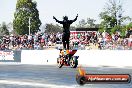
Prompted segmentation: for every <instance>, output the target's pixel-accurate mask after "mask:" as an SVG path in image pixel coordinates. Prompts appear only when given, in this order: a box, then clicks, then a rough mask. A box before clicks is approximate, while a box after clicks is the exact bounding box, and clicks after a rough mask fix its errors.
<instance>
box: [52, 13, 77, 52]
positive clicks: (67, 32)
mask: <svg viewBox="0 0 132 88" xmlns="http://www.w3.org/2000/svg"><path fill="white" fill-rule="evenodd" d="M77 17H78V14H77V16H76V18H75V19H74V20H68V17H67V16H64V17H63V21H59V20H57V19H56V18H55V17H54V16H53V19H55V20H56V22H58V23H60V24H62V25H63V35H62V42H63V48H64V49H68V50H69V38H70V25H71V24H72V23H73V22H75V21H76V20H77Z"/></svg>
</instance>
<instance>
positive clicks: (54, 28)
mask: <svg viewBox="0 0 132 88" xmlns="http://www.w3.org/2000/svg"><path fill="white" fill-rule="evenodd" d="M45 29H46V30H45V32H46V33H57V32H62V27H61V26H59V25H58V24H56V25H54V24H52V23H50V24H46V27H45Z"/></svg>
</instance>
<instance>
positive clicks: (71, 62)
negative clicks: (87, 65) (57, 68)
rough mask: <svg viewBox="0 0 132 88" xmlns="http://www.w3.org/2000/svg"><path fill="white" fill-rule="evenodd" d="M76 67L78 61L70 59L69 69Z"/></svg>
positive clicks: (73, 58)
mask: <svg viewBox="0 0 132 88" xmlns="http://www.w3.org/2000/svg"><path fill="white" fill-rule="evenodd" d="M77 65H78V60H77V59H76V58H75V57H71V59H70V66H71V68H76V67H77Z"/></svg>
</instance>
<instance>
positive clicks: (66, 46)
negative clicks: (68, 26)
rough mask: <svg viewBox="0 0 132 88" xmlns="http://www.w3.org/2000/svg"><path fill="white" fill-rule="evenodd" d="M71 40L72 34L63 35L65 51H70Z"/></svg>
mask: <svg viewBox="0 0 132 88" xmlns="http://www.w3.org/2000/svg"><path fill="white" fill-rule="evenodd" d="M69 38H70V33H63V35H62V42H63V48H64V49H69Z"/></svg>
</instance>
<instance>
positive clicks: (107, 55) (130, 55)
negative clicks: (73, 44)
mask: <svg viewBox="0 0 132 88" xmlns="http://www.w3.org/2000/svg"><path fill="white" fill-rule="evenodd" d="M75 55H79V61H78V62H79V64H82V65H89V66H132V63H131V62H132V50H84V51H78V52H77V53H76V54H75Z"/></svg>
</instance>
